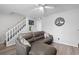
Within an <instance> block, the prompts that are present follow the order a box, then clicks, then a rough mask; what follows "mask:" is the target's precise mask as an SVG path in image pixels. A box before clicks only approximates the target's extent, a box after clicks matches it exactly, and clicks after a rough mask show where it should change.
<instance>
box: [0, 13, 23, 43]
mask: <svg viewBox="0 0 79 59" xmlns="http://www.w3.org/2000/svg"><path fill="white" fill-rule="evenodd" d="M22 19H23V16H21V15H17V14H13V15H12V14H10V15H8V14H0V44H1V43H3V42H4V41H5V32H6V31H7V29H8V28H10V27H11V26H13V25H15V24H17V22H19V21H21V20H22Z"/></svg>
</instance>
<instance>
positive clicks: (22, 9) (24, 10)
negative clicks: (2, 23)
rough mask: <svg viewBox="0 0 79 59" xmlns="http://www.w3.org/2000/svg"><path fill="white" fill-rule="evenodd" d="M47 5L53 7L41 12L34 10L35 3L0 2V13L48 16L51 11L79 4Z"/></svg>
mask: <svg viewBox="0 0 79 59" xmlns="http://www.w3.org/2000/svg"><path fill="white" fill-rule="evenodd" d="M47 5H48V6H51V7H54V9H45V12H44V14H43V13H42V12H41V11H39V10H34V9H35V8H37V5H36V4H0V13H12V12H16V13H18V14H22V15H24V16H30V17H36V18H38V17H44V16H49V15H51V14H53V13H58V12H63V11H67V10H71V9H76V8H79V4H47Z"/></svg>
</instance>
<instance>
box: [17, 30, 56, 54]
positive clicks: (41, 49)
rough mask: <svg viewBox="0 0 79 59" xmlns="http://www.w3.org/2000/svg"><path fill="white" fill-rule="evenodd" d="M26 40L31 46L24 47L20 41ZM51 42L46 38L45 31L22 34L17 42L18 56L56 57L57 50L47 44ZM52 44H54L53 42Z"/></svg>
mask: <svg viewBox="0 0 79 59" xmlns="http://www.w3.org/2000/svg"><path fill="white" fill-rule="evenodd" d="M22 38H24V39H25V40H26V41H28V42H29V43H30V44H31V46H28V45H24V44H22V42H20V40H22ZM46 42H49V40H46V38H45V37H44V31H39V32H29V33H21V34H19V35H18V38H17V40H16V54H17V55H56V53H57V50H56V48H54V47H53V46H51V45H49V44H47V43H46ZM51 43H52V42H51Z"/></svg>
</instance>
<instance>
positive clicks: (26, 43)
mask: <svg viewBox="0 0 79 59" xmlns="http://www.w3.org/2000/svg"><path fill="white" fill-rule="evenodd" d="M20 41H21V43H22V44H24V45H28V46H29V47H31V44H30V43H29V42H28V41H27V40H25V39H24V38H22V39H21V40H20Z"/></svg>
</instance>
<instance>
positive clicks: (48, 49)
mask: <svg viewBox="0 0 79 59" xmlns="http://www.w3.org/2000/svg"><path fill="white" fill-rule="evenodd" d="M56 53H57V50H56V49H55V48H54V47H52V46H50V45H47V44H44V43H41V41H37V42H34V43H33V44H32V47H31V50H30V52H29V54H30V55H56Z"/></svg>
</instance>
